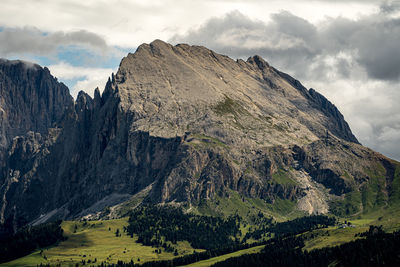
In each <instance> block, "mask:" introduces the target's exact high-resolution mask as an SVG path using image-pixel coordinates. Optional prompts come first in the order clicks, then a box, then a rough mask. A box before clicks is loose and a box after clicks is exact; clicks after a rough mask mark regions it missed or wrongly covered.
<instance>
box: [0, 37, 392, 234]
mask: <svg viewBox="0 0 400 267" xmlns="http://www.w3.org/2000/svg"><path fill="white" fill-rule="evenodd" d="M7 64H10V63H7ZM18 64H20V63H18ZM21 64H22V63H21ZM11 65H12V64H11ZM12 66H14V65H12ZM19 68H20V69H18V70H14V72H16V73H17V72H18V73H19V72H22V73H25V72H26V73H28V74H21V75H22V76H23V77H25V76H26V77H36V78H35V79H36V80H35V79H33V78H32V79H33V80H35V81H37V80H39V81H41V82H31V83H29V82H28V81H26V82H24V83H23V84H31V85H29V86H30V87H29V86H28V87H29V88H30V89H29V90H28V91H27V92H29V93H30V94H31V95H32V97H31V99H32V102H26V101H27V100H24V101H25V102H24V101H22V100H21V101H20V102H21V103H22V104H18V105H19V106H21V105H22V106H24V105H25V106H29V107H31V106H34V107H35V108H33V109H32V110H35V112H31V113H29V112H28V111H26V110H25V109H24V108H21V110H25V111H24V112H25V113H26V112H28V115H27V116H28V117H27V118H28V119H27V120H28V121H29V123H27V124H26V125H25V126H24V127H22V128H20V130H19V132H18V131H16V130H11V129H12V127H8V126H7V127H8V128H7V131H6V132H7V133H9V134H8V135H5V137H4V138H5V140H9V141H7V142H6V143H5V144H6V145H5V147H7V149H8V150H7V151H8V152H7V160H6V161H5V165H4V168H3V170H5V171H4V172H3V174H2V177H1V181H3V182H2V186H1V189H0V197H1V199H2V202H1V212H0V216H1V217H0V218H1V223H2V224H3V225H9V226H11V228H14V229H16V228H18V227H20V226H22V225H24V224H25V223H28V222H34V221H35V222H43V221H46V220H50V219H52V218H63V219H65V218H73V217H75V216H84V215H86V214H83V213H84V212H85V211H90V212H95V211H96V209H98V208H99V207H104V206H105V205H106V203H111V202H112V203H113V205H114V204H115V201H117V200H116V199H118V200H121V201H123V199H126V198H127V197H128V196H131V195H134V194H137V193H139V192H144V191H145V192H146V195H145V196H144V201H147V202H152V203H169V202H179V203H180V202H189V203H191V204H196V203H199V202H200V201H201V200H202V199H213V198H215V196H217V195H219V196H228V195H229V192H230V191H231V190H234V191H237V192H239V193H240V194H242V195H245V196H248V197H257V198H261V199H264V200H266V201H267V202H269V203H274V202H275V201H276V200H277V199H278V198H281V199H288V200H291V201H298V200H299V208H300V209H303V210H306V211H308V212H311V213H312V212H326V211H327V209H328V204H327V203H328V202H329V201H331V200H336V199H341V198H344V196H345V195H346V193H348V192H352V191H354V190H359V188H360V187H361V186H362V185H363V184H365V183H368V180H371V179H373V177H370V176H368V173H369V172H368V166H371V164H374V162H381V159H382V157H383V156H381V155H378V154H376V153H375V152H373V151H371V150H369V149H367V148H364V147H362V146H361V145H359V144H358V143H357V140H356V139H355V137H354V136H353V135H352V133H351V131H350V129H349V127H348V125H347V123H346V122H345V121H344V119H343V116H342V115H341V114H340V112H339V111H338V110H337V109H336V107H334V106H333V105H332V104H331V103H330V102H329V101H328V100H326V99H325V98H324V97H323V96H321V95H319V94H318V93H316V92H315V91H313V90H307V89H305V88H304V87H303V86H302V85H301V84H300V83H299V82H298V81H296V80H294V79H293V78H291V77H290V76H288V75H287V74H284V73H282V72H279V71H278V70H276V69H274V68H273V67H271V66H270V65H269V64H268V63H267V62H265V61H264V60H263V59H262V58H260V57H258V56H254V57H251V58H249V59H248V60H247V61H243V60H237V61H234V60H232V59H230V58H229V57H226V56H223V55H219V54H217V53H215V52H213V51H211V50H208V49H206V48H204V47H199V46H189V45H184V44H180V45H177V46H172V45H170V44H167V43H164V42H162V41H159V40H156V41H154V42H153V43H151V44H143V45H141V46H140V47H139V48H138V49H137V51H136V52H135V53H134V54H129V55H128V56H127V57H125V58H123V59H122V61H121V64H120V68H119V70H118V72H117V73H116V74H115V75H114V74H113V75H112V76H111V78H110V79H109V80H108V82H107V84H106V87H105V89H104V91H103V93H102V94H101V95H100V92H99V90H98V89H96V90H95V93H94V98H93V99H92V98H91V97H90V96H89V95H87V94H85V93H83V92H81V93H79V95H78V97H77V99H76V101H75V103H74V104H71V103H72V102H71V101H72V100H71V98H70V96H69V95H68V94H66V95H65V94H64V91H65V87H64V86H63V85H60V84H58V83H57V82H56V80H55V79H54V78H51V77H50V78H49V77H48V75H50V74H49V73H48V70H46V69H42V68H40V67H38V66H34V70H35V71H33V70H29V71H28V70H25V69H23V67H19ZM24 71H25V72H24ZM14 72H10V71H9V72H8V73H14ZM16 73H15V74H14V76H12V75H11V76H10V74H8V76H7V77H8V78H7V79H8V80H7V79H4V80H7V81H8V82H7V83H5V85H4V86H5V87H2V88H1V90H2V91H1V92H3V93H2V94H3V95H4V94H5V93H4V91H6V89H7V88H8V86H14V87H12V88H14V89H12V90H11V89H10V90H9V91H10V92H13V90H14V91H16V92H19V91H18V90H17V89H16V88H25V87H24V86H22V85H21V86H19V87H18V86H17V85H15V84H19V83H18V82H17V81H18V80H19V79H22V78H15V77H20V76H18V75H17V74H16ZM37 73H42V74H40V75H41V76H40V75H39V74H37ZM24 75H25V76H24ZM39 76H40V77H42V76H43V77H47V78H46V81H47V80H48V81H47V82H44V81H43V79H44V78H38V77H39ZM13 77H14V78H13ZM14 79H16V80H17V81H14ZM24 79H25V78H24ZM24 79H22V80H24ZM26 79H28V78H26ZM28 80H29V79H28ZM34 85H35V86H36V87H34ZM50 87H51V88H50ZM7 90H8V89H7ZM42 90H49V91H51V93H47V94H46V93H40V92H42ZM10 92H9V93H8V94H11V93H10ZM21 92H25V91H23V90H22V91H21ZM33 92H35V93H33ZM3 95H2V98H1V101H3V102H4V103H8V102H7V101H10V100H7V99H9V98H10V97H9V96H8V95H7V96H3ZM22 95H24V94H22ZM36 95H38V96H39V95H40V96H42V97H40V100H37V101H36V100H35V101H33V99H35V97H36ZM50 95H51V96H52V97H50ZM3 98H4V99H5V100H3ZM42 98H44V100H42ZM50 98H51V99H52V100H50ZM22 99H23V98H22ZM3 102H2V103H3ZM10 103H11V102H10ZM18 103H19V102H18ZM27 103H28V104H27ZM37 103H43V104H37ZM55 103H58V108H56V105H55ZM11 104H12V103H11ZM11 104H7V105H2V108H3V107H8V106H9V105H11ZM18 105H17V106H13V107H12V108H8V110H12V109H19V108H18V107H19V106H18ZM29 110H31V109H29ZM36 110H38V111H37V112H36ZM18 112H20V111H15V112H14V113H15V114H20V113H18ZM11 113H12V112H11ZM11 113H10V111H7V112H6V113H4V114H11ZM25 113H23V114H25ZM2 114H3V113H2ZM21 114H22V113H21ZM7 116H8V115H7ZM13 116H14V117H18V116H22V115H18V116H17V115H13ZM36 116H37V117H36ZM41 116H42V117H41ZM2 118H6V117H4V116H3V117H2ZM7 118H8V117H7ZM18 118H19V117H18ZM20 118H22V117H20ZM37 118H43V119H44V122H43V123H39V119H37ZM3 121H6V124H3V125H11V123H14V121H13V122H10V121H9V119H7V120H3ZM2 130H3V128H2ZM12 131H15V132H14V133H13V134H11V132H12ZM28 131H32V132H28ZM17 135H18V136H17ZM15 136H17V137H15ZM13 137H15V138H14V139H12V138H13ZM2 138H3V135H2ZM11 140H12V142H11ZM7 144H8V145H7ZM385 168H386V167H385ZM386 169H387V168H386ZM387 180H388V181H389V180H390V177H388V178H387ZM111 199H112V201H111Z"/></svg>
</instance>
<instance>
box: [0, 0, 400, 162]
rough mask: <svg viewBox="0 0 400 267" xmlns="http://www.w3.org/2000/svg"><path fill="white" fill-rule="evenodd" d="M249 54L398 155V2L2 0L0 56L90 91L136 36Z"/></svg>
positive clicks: (376, 145)
mask: <svg viewBox="0 0 400 267" xmlns="http://www.w3.org/2000/svg"><path fill="white" fill-rule="evenodd" d="M154 39H162V40H164V41H168V42H170V43H173V44H176V43H183V42H184V43H189V44H197V45H204V46H207V47H209V48H211V49H213V50H215V51H216V52H219V53H222V54H226V55H228V56H230V57H232V58H243V59H247V58H248V57H249V56H252V55H255V54H258V55H260V56H262V57H263V58H265V59H266V60H267V61H268V62H269V63H270V64H271V65H273V66H275V67H277V68H278V69H280V70H282V71H284V72H287V73H289V74H291V75H292V76H294V77H296V78H297V79H299V80H300V81H301V82H302V83H303V84H304V85H305V86H306V87H308V88H311V87H312V88H314V89H316V90H317V91H319V92H321V93H322V94H324V95H325V96H326V97H328V99H330V100H331V101H332V102H333V103H334V104H335V105H336V106H338V108H339V109H340V111H341V112H342V113H343V114H344V116H345V118H346V120H347V121H348V122H349V124H350V127H351V128H352V130H353V132H354V133H355V135H356V136H357V138H358V139H359V140H360V142H361V143H362V144H364V145H366V146H368V147H371V148H373V149H375V150H377V151H379V152H382V153H384V154H385V155H387V156H390V157H392V158H396V159H398V160H400V83H399V82H400V49H399V47H400V1H391V0H388V1H386V0H385V1H379V0H378V1H375V0H336V1H331V0H307V1H306V0H279V1H278V0H268V1H261V0H247V1H241V0H202V1H195V0H193V1H192V0H152V1H138V0H108V1H106V0H85V1H82V0H79V1H78V0H57V1H54V0H35V1H30V0H2V1H1V9H0V57H2V58H8V59H24V60H28V61H33V62H37V63H39V64H40V65H42V66H47V67H48V68H49V69H50V71H51V72H52V73H53V75H55V76H56V77H57V78H58V79H59V80H60V81H62V82H64V83H65V84H67V85H68V86H69V88H70V90H71V93H72V95H74V96H76V95H77V93H78V91H79V90H84V91H86V92H88V93H89V94H93V90H94V88H95V87H96V86H99V87H100V89H102V87H103V86H104V83H105V81H106V79H107V78H108V76H110V74H111V72H115V71H116V70H117V69H118V65H119V62H120V60H121V58H122V57H123V56H125V55H126V54H127V53H128V52H134V51H135V49H136V47H137V46H138V45H140V44H141V43H148V42H151V41H153V40H154Z"/></svg>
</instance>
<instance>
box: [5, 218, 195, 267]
mask: <svg viewBox="0 0 400 267" xmlns="http://www.w3.org/2000/svg"><path fill="white" fill-rule="evenodd" d="M127 224H128V223H127V218H123V219H117V220H108V221H93V222H88V223H87V225H86V226H84V223H83V222H75V221H66V222H63V224H62V227H63V229H64V231H65V235H66V236H67V237H68V239H67V240H66V241H64V242H61V243H60V244H58V245H57V246H54V247H51V248H48V249H44V250H43V253H42V255H41V254H40V251H36V252H34V253H32V254H30V255H28V256H26V257H23V258H20V259H17V260H14V261H12V262H9V263H6V264H5V265H6V266H36V265H37V264H40V263H49V264H62V265H63V266H68V265H69V264H75V263H77V262H81V261H82V260H85V261H86V262H87V261H88V260H89V259H90V260H91V261H92V262H93V260H94V259H95V258H96V259H97V263H99V262H102V261H105V262H107V263H116V262H117V260H122V261H126V262H129V261H130V260H131V259H132V260H134V262H135V263H137V262H138V261H137V260H138V258H140V262H145V261H152V260H165V259H171V258H173V257H174V256H173V254H172V253H167V252H165V251H162V253H161V254H157V253H154V248H152V247H149V246H143V245H141V244H139V243H136V242H135V241H136V239H137V238H136V237H134V238H133V239H132V238H130V237H129V236H127V235H126V234H125V233H123V227H124V226H126V225H127ZM75 225H77V226H78V228H77V230H76V233H74V226H75ZM109 228H110V229H111V230H109ZM117 229H119V231H120V232H121V233H122V234H121V236H120V237H116V235H115V232H116V230H117ZM176 247H177V249H178V251H179V254H180V255H182V254H190V253H193V249H192V248H191V246H190V245H189V244H188V243H187V242H178V245H177V246H176ZM198 251H199V250H198ZM45 257H46V258H47V260H46V259H45Z"/></svg>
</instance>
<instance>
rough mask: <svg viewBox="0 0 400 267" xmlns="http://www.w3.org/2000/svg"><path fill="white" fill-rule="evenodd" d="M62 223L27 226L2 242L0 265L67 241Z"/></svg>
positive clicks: (0, 244) (0, 241)
mask: <svg viewBox="0 0 400 267" xmlns="http://www.w3.org/2000/svg"><path fill="white" fill-rule="evenodd" d="M60 224H61V221H57V222H51V223H45V224H40V225H38V226H27V227H25V228H23V229H21V230H20V231H18V232H17V233H15V234H14V235H11V236H8V237H3V238H2V239H1V240H0V263H2V262H7V261H11V260H13V259H17V258H20V257H23V256H26V255H28V254H30V253H31V252H33V251H34V250H36V249H39V248H44V247H48V246H50V245H53V244H55V243H57V242H59V241H62V240H65V238H64V236H63V230H62V228H61V226H60Z"/></svg>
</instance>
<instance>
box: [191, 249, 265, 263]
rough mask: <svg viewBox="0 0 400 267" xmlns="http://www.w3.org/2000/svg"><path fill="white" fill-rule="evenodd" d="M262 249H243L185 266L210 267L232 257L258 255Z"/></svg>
mask: <svg viewBox="0 0 400 267" xmlns="http://www.w3.org/2000/svg"><path fill="white" fill-rule="evenodd" d="M263 248H264V245H262V246H257V247H252V248H248V249H243V250H239V251H235V252H233V253H229V254H225V255H222V256H218V257H214V258H210V259H208V260H203V261H198V262H195V263H192V264H189V265H187V266H193V267H200V266H210V265H212V264H214V263H217V262H220V261H224V260H226V259H229V258H232V257H238V256H242V255H244V254H252V253H258V252H260V251H261V250H262V249H263Z"/></svg>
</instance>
